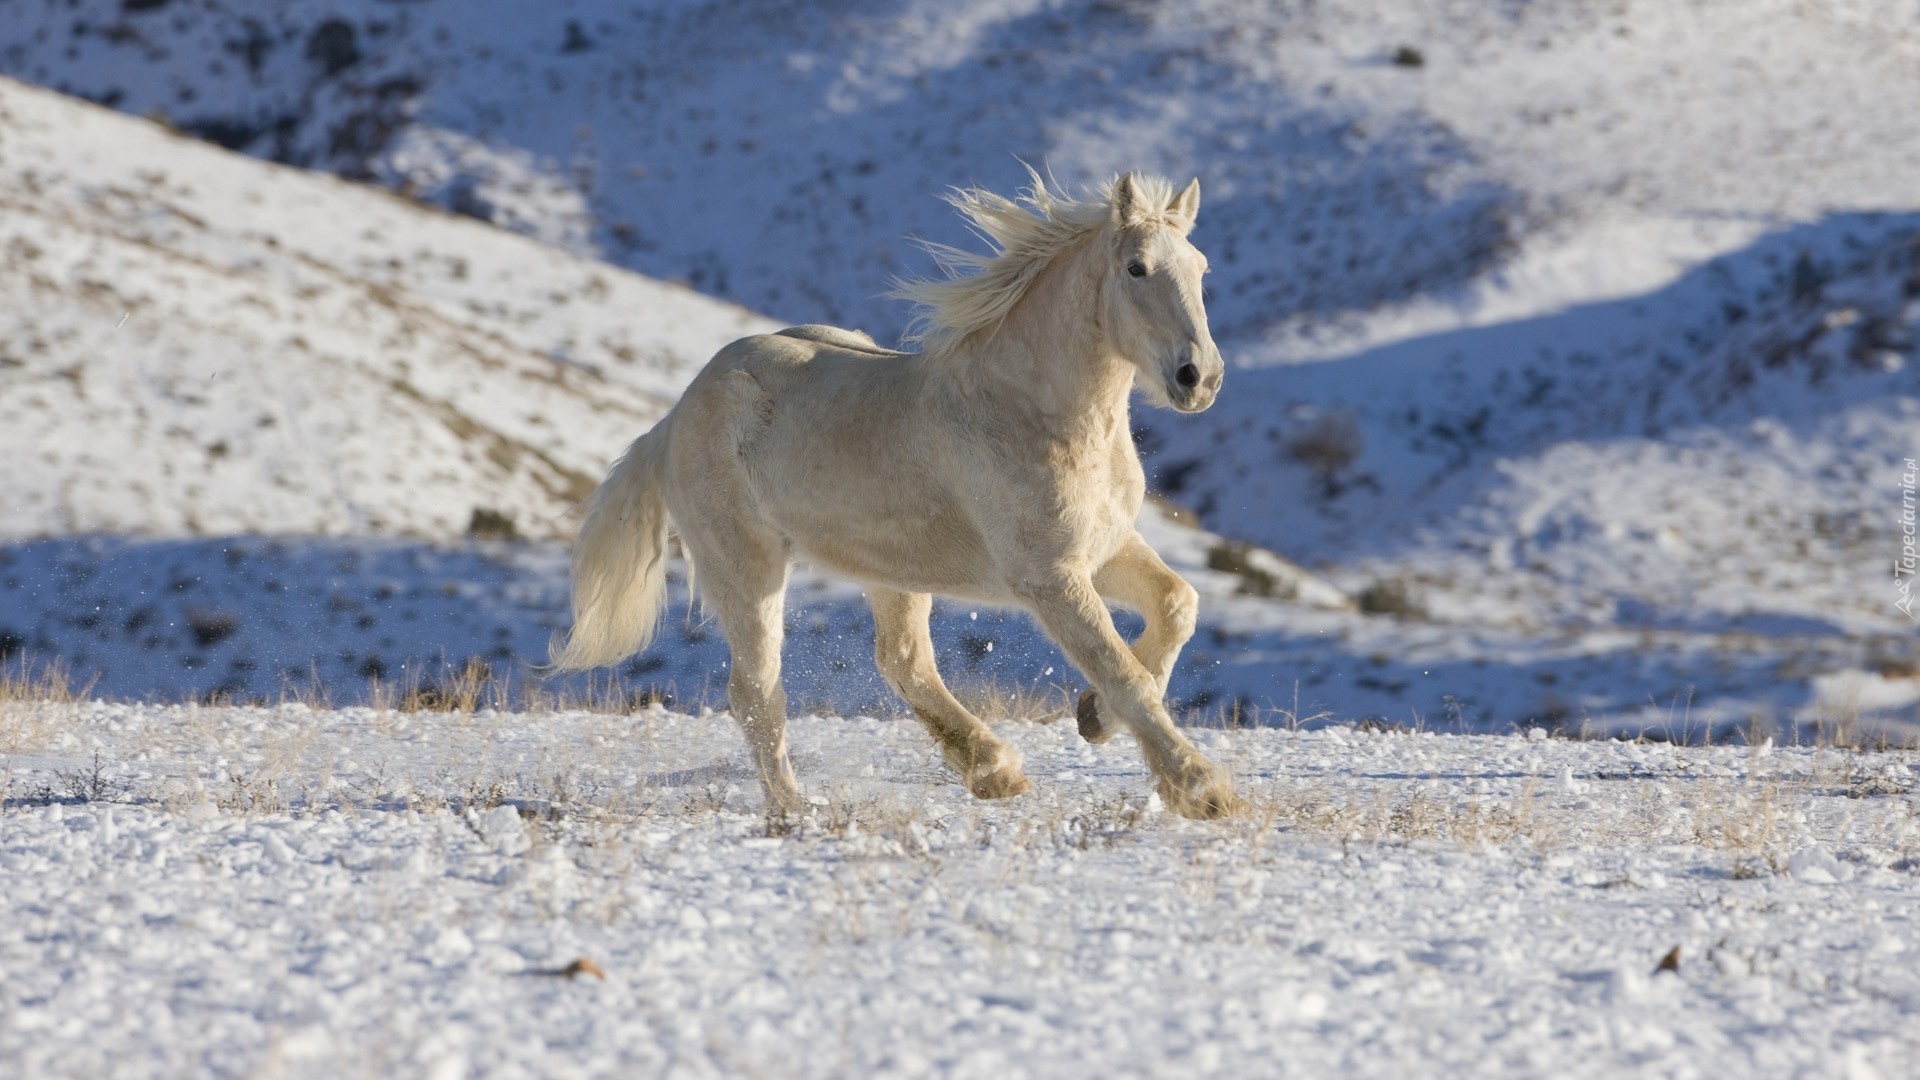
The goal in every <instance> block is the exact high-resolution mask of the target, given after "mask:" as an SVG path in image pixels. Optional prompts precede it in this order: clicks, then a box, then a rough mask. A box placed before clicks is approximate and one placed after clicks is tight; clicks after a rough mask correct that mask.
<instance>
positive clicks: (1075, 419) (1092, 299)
mask: <svg viewBox="0 0 1920 1080" xmlns="http://www.w3.org/2000/svg"><path fill="white" fill-rule="evenodd" d="M1100 250H1101V244H1100V235H1099V234H1097V233H1096V234H1095V235H1093V236H1090V237H1088V238H1087V239H1085V240H1082V241H1080V242H1078V243H1077V244H1075V245H1073V246H1072V247H1070V248H1067V249H1066V250H1064V251H1062V252H1060V253H1059V254H1058V255H1055V256H1054V257H1053V259H1052V261H1051V262H1050V263H1049V264H1048V265H1047V266H1046V268H1045V269H1043V270H1041V271H1040V273H1039V275H1038V276H1037V277H1036V278H1035V279H1034V282H1033V284H1031V285H1029V286H1028V287H1027V291H1026V294H1025V295H1023V296H1022V297H1021V298H1020V300H1019V302H1018V303H1016V304H1014V306H1013V309H1012V310H1011V311H1009V312H1008V313H1007V315H1006V318H1005V319H1003V320H1001V323H1000V325H999V327H998V328H996V329H995V330H994V331H993V332H992V333H991V334H983V335H979V336H978V337H976V338H975V339H971V340H969V341H968V342H967V343H966V344H965V345H963V346H962V347H961V349H960V350H959V352H960V353H961V356H959V357H956V359H959V360H961V363H960V364H959V365H958V367H959V368H960V370H961V371H963V372H964V376H963V378H964V379H965V382H966V383H967V384H968V386H969V388H970V389H971V390H973V391H974V392H978V393H986V394H990V395H992V396H994V397H996V398H999V399H1000V402H999V403H1000V405H1001V406H1002V407H1003V408H1005V409H1007V410H1008V411H1011V412H1017V413H1018V412H1024V413H1027V414H1030V415H1032V416H1033V417H1034V418H1035V419H1036V421H1038V422H1040V423H1042V424H1044V425H1045V426H1046V427H1048V428H1049V429H1050V430H1051V431H1052V432H1053V433H1054V434H1055V435H1058V436H1069V437H1070V436H1072V435H1074V434H1076V433H1077V432H1079V431H1081V430H1083V429H1087V428H1092V429H1096V430H1100V431H1104V430H1106V429H1107V428H1110V427H1111V426H1112V425H1113V423H1114V422H1116V420H1118V419H1121V418H1124V417H1125V415H1126V408H1127V394H1128V392H1129V391H1130V390H1131V389H1132V387H1133V366H1132V365H1131V364H1128V363H1127V362H1126V361H1125V360H1123V359H1121V358H1120V357H1119V356H1118V355H1116V354H1115V353H1114V352H1113V350H1112V349H1111V348H1110V347H1109V346H1108V344H1107V341H1106V336H1105V334H1103V333H1102V332H1101V329H1100V319H1099V317H1098V316H1099V312H1098V305H1099V303H1100V281H1101V274H1102V272H1103V267H1102V266H1101V262H1100V258H1099V253H1100Z"/></svg>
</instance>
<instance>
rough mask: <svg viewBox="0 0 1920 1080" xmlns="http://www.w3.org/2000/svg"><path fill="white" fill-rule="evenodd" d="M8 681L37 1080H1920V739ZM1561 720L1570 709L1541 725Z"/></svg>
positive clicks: (0, 938)
mask: <svg viewBox="0 0 1920 1080" xmlns="http://www.w3.org/2000/svg"><path fill="white" fill-rule="evenodd" d="M793 730H794V748H795V752H796V759H797V763H798V768H799V773H800V780H801V783H802V785H803V786H804V787H805V789H806V791H807V792H808V794H809V795H811V796H813V797H814V798H815V799H816V800H817V805H816V807H815V809H814V811H813V812H812V813H810V814H809V815H808V816H807V817H806V818H804V819H802V820H799V821H797V822H788V823H786V824H784V825H780V824H778V823H776V824H775V825H774V826H770V825H769V823H768V822H767V821H766V820H765V819H764V818H763V817H762V816H761V814H760V809H759V802H758V800H759V794H758V792H757V790H755V787H756V785H755V784H754V782H753V781H752V780H751V778H750V773H749V771H748V770H747V767H746V765H745V752H744V748H743V747H741V746H740V744H739V740H738V735H737V733H736V731H735V725H734V724H733V723H732V722H731V720H729V719H728V718H726V717H721V716H712V717H698V718H697V717H693V716H687V715H681V714H677V713H671V712H667V711H664V710H660V709H649V710H646V711H644V712H642V713H640V714H639V715H636V716H609V715H603V714H596V713H590V712H564V713H550V712H547V713H496V712H492V711H490V710H482V711H480V712H477V713H466V712H444V713H442V712H395V711H388V710H374V709H352V710H346V711H342V712H327V711H322V710H314V709H309V708H307V707H305V706H300V705H294V706H286V707H281V708H276V709H207V708H194V707H177V706H176V707H153V706H127V705H102V704H87V703H83V704H78V705H58V704H55V705H34V704H28V703H25V702H22V701H19V700H13V701H6V702H0V761H4V762H5V765H6V767H5V769H4V770H0V801H3V802H4V806H5V808H6V809H5V825H6V827H5V829H4V830H0V971H4V972H5V973H6V978H5V980H3V981H0V1068H5V1069H6V1070H7V1071H8V1072H9V1074H10V1075H21V1076H46V1075H100V1074H113V1075H116V1076H128V1077H147V1076H155V1077H159V1076H181V1075H208V1076H256V1075H271V1076H289V1077H309V1076H311V1077H334V1076H342V1075H361V1074H379V1075H405V1076H425V1077H436V1078H452V1077H464V1076H473V1077H489V1076H501V1077H506V1076H527V1075H537V1076H547V1077H573V1076H608V1075H621V1076H630V1075H672V1076H688V1077H706V1076H739V1075H776V1076H797V1077H809V1076H848V1075H858V1076H927V1075H943V1076H957V1077H1001V1076H1008V1075H1024V1074H1032V1075H1047V1076H1054V1075H1075V1076H1078V1075H1111V1074H1124V1075H1147V1076H1166V1075H1201V1076H1223V1077H1224V1076H1235V1077H1237V1076H1271V1075H1283V1076H1310V1077H1318V1076H1351V1077H1375V1076H1380V1077H1388V1076H1393V1077H1400V1076H1407V1075H1427V1074H1433V1073H1443V1074H1448V1075H1474V1076H1488V1077H1509V1076H1511V1077H1528V1076H1554V1077H1568V1076H1572V1077H1589V1076H1591V1077H1615V1076H1622V1075H1636V1076H1639V1075H1656V1076H1687V1075H1740V1076H1844V1077H1848V1078H1849V1080H1860V1078H1873V1077H1885V1078H1888V1080H1891V1078H1893V1077H1897V1076H1902V1075H1906V1074H1907V1073H1908V1072H1910V1070H1911V1065H1912V1062H1913V1060H1914V1056H1915V1054H1916V1053H1920V1035H1917V1033H1916V1028H1915V1026H1914V1024H1913V1015H1914V1013H1915V1011H1916V1010H1920V966H1917V965H1915V964H1914V963H1913V959H1912V953H1913V948H1914V945H1913V928H1914V923H1915V921H1916V920H1917V919H1920V890H1916V889H1915V888H1914V875H1915V869H1916V866H1917V865H1920V831H1917V830H1916V828H1915V817H1914V809H1915V807H1914V795H1913V791H1914V779H1915V778H1914V775H1913V770H1912V761H1911V755H1910V754H1874V753H1857V752H1848V751H1835V750H1812V749H1805V748H1801V749H1794V748H1786V747H1780V748H1772V747H1768V748H1750V747H1717V748H1710V749H1708V748H1687V747H1672V746H1649V745H1640V744H1632V743H1617V742H1585V743H1577V742H1568V741H1565V740H1559V739H1548V738H1535V737H1531V736H1528V735H1522V736H1504V737H1486V736H1478V737H1470V738H1457V737H1446V736H1433V735H1414V734H1386V733H1378V732H1375V733H1369V732H1365V731H1353V730H1340V729H1335V730H1328V731H1318V732H1292V731H1287V730H1284V729H1267V730H1260V731H1238V732H1226V731H1196V732H1194V737H1195V738H1196V740H1197V741H1199V742H1200V743H1201V744H1202V746H1204V747H1205V748H1206V750H1207V752H1208V753H1209V754H1211V755H1213V756H1214V757H1215V759H1216V760H1219V761H1221V762H1222V763H1223V764H1225V765H1227V766H1228V767H1230V768H1231V769H1232V770H1233V771H1234V773H1235V774H1236V776H1237V778H1238V781H1239V784H1240V787H1241V790H1242V791H1243V792H1245V793H1246V794H1247V796H1248V797H1249V798H1250V799H1251V800H1252V802H1253V804H1254V808H1253V811H1252V812H1251V813H1250V814H1249V815H1248V816H1247V817H1246V818H1244V819H1242V820H1239V821H1237V822H1230V823H1225V824H1218V823H1209V824H1206V825H1199V824H1196V823H1192V822H1186V821H1182V820H1179V819H1175V818H1172V817H1170V815H1168V814H1166V813H1165V812H1164V811H1162V810H1161V809H1160V808H1158V807H1157V806H1156V805H1155V804H1154V802H1153V800H1151V799H1150V798H1148V797H1147V795H1146V794H1145V792H1146V778H1145V775H1144V772H1143V770H1142V769H1141V768H1140V766H1139V761H1138V758H1137V755H1135V754H1134V753H1133V752H1132V750H1131V748H1130V747H1127V746H1124V745H1120V744H1116V745H1114V746H1107V747H1092V746H1088V745H1087V744H1085V743H1084V742H1082V741H1081V740H1080V738H1079V736H1078V735H1077V734H1076V733H1075V731H1074V730H1073V725H1072V724H1071V723H1055V724H1051V725H1030V724H1012V725H1008V726H1007V727H1006V728H1005V729H1004V732H1005V734H1006V736H1007V737H1008V738H1009V739H1010V740H1011V741H1012V742H1013V743H1014V744H1015V745H1017V746H1018V747H1019V748H1020V749H1021V750H1022V751H1023V752H1024V753H1025V755H1026V762H1027V769H1028V771H1029V772H1030V773H1031V774H1032V776H1033V778H1034V782H1035V790H1034V791H1033V792H1032V793H1031V794H1028V795H1026V796H1023V797H1022V798H1020V799H1017V800H1013V801H1010V802H1005V803H982V802H979V801H976V800H974V799H972V798H971V797H970V796H968V795H967V794H966V793H965V792H964V791H963V790H962V789H961V788H960V787H959V786H958V785H957V784H955V783H953V782H952V781H951V780H950V778H949V774H947V773H946V771H945V769H944V767H943V766H942V765H941V764H940V763H939V761H938V759H937V757H936V755H935V754H934V752H933V751H932V748H931V746H930V745H929V741H928V739H927V738H926V736H925V733H924V732H923V731H922V730H921V729H920V728H919V726H918V725H917V724H913V723H903V722H892V723H889V722H881V721H874V720H860V719H839V718H827V717H818V716H802V717H799V718H797V719H796V721H795V723H794V726H793ZM1540 734H1542V735H1544V732H1542V733H1540Z"/></svg>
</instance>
